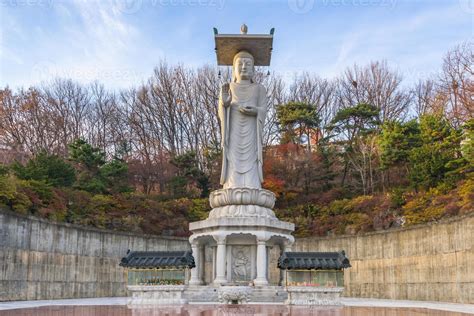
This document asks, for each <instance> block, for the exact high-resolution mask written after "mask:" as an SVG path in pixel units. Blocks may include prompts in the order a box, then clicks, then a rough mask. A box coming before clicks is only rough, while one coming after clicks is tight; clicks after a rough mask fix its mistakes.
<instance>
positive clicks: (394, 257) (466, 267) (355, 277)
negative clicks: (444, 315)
mask: <svg viewBox="0 0 474 316" xmlns="http://www.w3.org/2000/svg"><path fill="white" fill-rule="evenodd" d="M473 245H474V214H470V215H467V216H464V217H458V218H453V219H449V220H444V221H441V222H439V223H433V224H428V225H419V226H415V227H411V228H406V229H398V230H392V231H384V232H375V233H369V234H364V235H360V236H343V237H333V238H302V239H298V240H297V241H296V244H295V246H294V247H293V251H335V250H341V249H343V250H345V251H346V255H347V256H348V257H349V258H350V261H351V264H352V268H350V269H347V270H346V271H345V273H344V276H345V281H344V282H345V287H346V290H345V293H344V295H345V296H350V297H373V298H388V299H401V300H403V299H410V300H428V301H445V302H458V303H474V248H473Z"/></svg>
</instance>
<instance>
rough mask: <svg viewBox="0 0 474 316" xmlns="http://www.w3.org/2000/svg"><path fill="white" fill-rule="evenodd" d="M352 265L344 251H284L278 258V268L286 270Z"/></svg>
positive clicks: (327, 268) (347, 266)
mask: <svg viewBox="0 0 474 316" xmlns="http://www.w3.org/2000/svg"><path fill="white" fill-rule="evenodd" d="M350 267H351V264H350V263H349V259H348V258H347V257H346V254H345V252H344V251H340V252H283V253H282V255H281V256H280V258H279V259H278V268H280V269H284V270H341V269H345V268H350Z"/></svg>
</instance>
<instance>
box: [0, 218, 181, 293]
mask: <svg viewBox="0 0 474 316" xmlns="http://www.w3.org/2000/svg"><path fill="white" fill-rule="evenodd" d="M189 248H190V247H189V244H188V241H187V238H165V237H156V236H146V235H142V236H137V235H133V234H128V233H120V232H111V231H106V230H99V229H92V228H84V227H79V226H74V225H68V224H56V223H51V222H48V221H45V220H42V219H37V218H34V217H25V216H20V215H16V214H14V213H10V212H4V211H1V212H0V301H10V300H39V299H57V298H79V297H107V296H126V295H127V293H126V287H125V284H126V280H125V274H124V270H123V269H122V268H121V267H119V265H118V264H119V262H120V259H121V258H122V257H123V256H124V255H125V254H126V252H127V250H128V249H133V250H182V249H189Z"/></svg>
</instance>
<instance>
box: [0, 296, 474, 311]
mask: <svg viewBox="0 0 474 316" xmlns="http://www.w3.org/2000/svg"><path fill="white" fill-rule="evenodd" d="M342 303H343V304H344V305H346V306H356V307H362V306H369V307H410V308H428V309H436V310H443V311H450V312H460V313H471V314H474V305H472V304H455V303H442V302H425V301H399V300H383V299H373V298H342ZM126 304H127V298H126V297H104V298H83V299H67V300H51V301H14V302H0V310H8V309H18V308H31V307H40V306H52V305H61V306H64V305H89V306H90V305H126Z"/></svg>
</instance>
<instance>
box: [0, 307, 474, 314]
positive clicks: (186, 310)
mask: <svg viewBox="0 0 474 316" xmlns="http://www.w3.org/2000/svg"><path fill="white" fill-rule="evenodd" d="M60 315H71V316H112V315H114V316H115V315H116V316H161V315H163V316H164V315H167V316H175V315H176V316H177V315H186V316H231V315H232V316H234V315H235V316H237V315H270V316H286V315H288V316H289V315H301V316H305V315H314V316H428V315H430V316H431V315H432V316H465V315H470V314H469V313H461V312H452V311H443V310H433V309H426V308H403V307H363V306H357V307H355V306H344V307H308V306H285V305H185V306H170V307H165V306H163V307H151V308H147V307H139V308H129V307H127V306H124V305H106V306H104V305H95V306H75V305H69V306H61V305H52V306H41V307H32V308H23V309H9V310H3V311H2V310H0V316H60ZM471 315H472V314H471Z"/></svg>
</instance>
